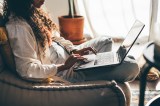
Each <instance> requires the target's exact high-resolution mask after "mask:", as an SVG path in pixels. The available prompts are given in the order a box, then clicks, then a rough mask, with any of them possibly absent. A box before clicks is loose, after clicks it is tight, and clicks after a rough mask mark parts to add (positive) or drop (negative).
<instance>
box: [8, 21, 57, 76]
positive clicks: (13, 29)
mask: <svg viewBox="0 0 160 106" xmlns="http://www.w3.org/2000/svg"><path fill="white" fill-rule="evenodd" d="M6 29H7V31H8V35H9V41H10V44H11V48H12V51H13V54H14V59H15V64H16V70H17V72H18V73H19V74H20V75H21V77H23V78H28V79H29V78H30V79H34V78H36V79H41V78H42V79H44V78H48V77H51V76H54V75H55V74H56V73H57V66H56V65H55V64H50V65H47V64H42V63H41V61H40V60H39V59H38V55H37V52H36V48H37V44H36V40H35V37H33V34H32V33H33V31H32V30H31V28H30V27H28V26H27V25H20V24H16V25H15V24H9V25H7V26H6Z"/></svg>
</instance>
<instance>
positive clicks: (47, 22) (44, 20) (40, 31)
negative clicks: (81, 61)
mask: <svg viewBox="0 0 160 106" xmlns="http://www.w3.org/2000/svg"><path fill="white" fill-rule="evenodd" d="M32 3H33V0H4V2H3V17H4V20H5V23H7V22H8V21H9V16H10V15H11V14H13V15H14V16H16V17H18V18H22V19H25V20H26V21H27V22H28V24H29V25H30V26H31V28H32V30H33V32H34V35H35V37H36V39H37V41H38V42H40V44H41V46H42V47H44V48H45V46H46V44H47V43H48V44H49V45H50V44H51V32H52V31H53V30H57V31H58V27H57V26H56V24H55V23H53V21H52V20H51V18H50V16H49V15H48V14H47V13H46V12H44V11H43V10H42V9H37V8H35V7H34V6H33V5H32Z"/></svg>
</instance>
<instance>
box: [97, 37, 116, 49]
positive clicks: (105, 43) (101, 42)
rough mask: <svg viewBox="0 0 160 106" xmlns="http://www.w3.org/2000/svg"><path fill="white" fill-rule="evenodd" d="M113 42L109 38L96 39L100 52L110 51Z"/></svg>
mask: <svg viewBox="0 0 160 106" xmlns="http://www.w3.org/2000/svg"><path fill="white" fill-rule="evenodd" d="M112 44H113V40H112V38H110V37H107V36H102V37H98V38H97V48H98V49H99V51H100V52H108V51H111V50H112Z"/></svg>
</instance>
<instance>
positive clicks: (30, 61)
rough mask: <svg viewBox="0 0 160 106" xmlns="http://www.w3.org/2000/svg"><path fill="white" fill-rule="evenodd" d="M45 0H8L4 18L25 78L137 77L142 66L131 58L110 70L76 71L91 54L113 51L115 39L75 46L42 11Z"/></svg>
mask: <svg viewBox="0 0 160 106" xmlns="http://www.w3.org/2000/svg"><path fill="white" fill-rule="evenodd" d="M44 1H45V0H4V8H3V12H4V13H3V16H4V19H5V23H6V29H7V31H8V36H9V41H10V45H11V48H12V51H13V54H14V59H15V64H16V70H17V72H18V74H20V76H21V77H22V78H25V79H27V80H34V81H43V80H44V79H47V78H53V79H54V80H63V81H70V82H79V81H87V80H102V79H105V80H117V81H121V82H124V81H131V80H133V79H134V78H135V77H136V75H137V74H138V72H139V69H138V65H137V64H136V63H135V61H134V60H132V59H130V58H127V59H126V60H125V61H124V63H123V64H121V65H119V66H117V67H113V68H109V69H108V71H106V70H101V71H99V72H98V71H95V72H74V71H73V66H74V64H75V63H77V62H79V61H84V60H85V58H84V57H83V55H85V54H88V53H90V51H91V52H93V53H95V54H96V52H107V51H110V50H111V47H112V45H111V44H112V40H111V39H108V38H107V37H101V38H96V39H93V40H91V41H88V42H85V43H83V44H81V45H79V46H77V47H75V46H73V44H72V43H71V42H70V41H68V40H65V39H64V38H62V37H59V35H58V29H57V26H56V25H55V23H53V22H52V20H51V19H50V18H49V16H48V15H47V14H46V13H45V12H44V11H43V10H42V9H41V6H42V5H43V3H44ZM84 47H85V48H84ZM92 47H94V48H95V49H96V50H97V51H96V50H95V49H93V48H92Z"/></svg>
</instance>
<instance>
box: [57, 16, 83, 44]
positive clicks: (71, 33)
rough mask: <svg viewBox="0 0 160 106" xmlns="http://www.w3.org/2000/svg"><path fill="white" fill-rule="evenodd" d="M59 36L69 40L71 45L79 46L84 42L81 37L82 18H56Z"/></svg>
mask: <svg viewBox="0 0 160 106" xmlns="http://www.w3.org/2000/svg"><path fill="white" fill-rule="evenodd" d="M58 20H59V27H60V32H61V36H62V37H64V38H65V39H67V40H70V41H71V42H72V43H73V44H75V45H77V44H81V43H83V42H85V41H86V39H85V38H84V35H83V29H84V17H83V16H75V17H74V18H71V17H68V16H60V17H58Z"/></svg>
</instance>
